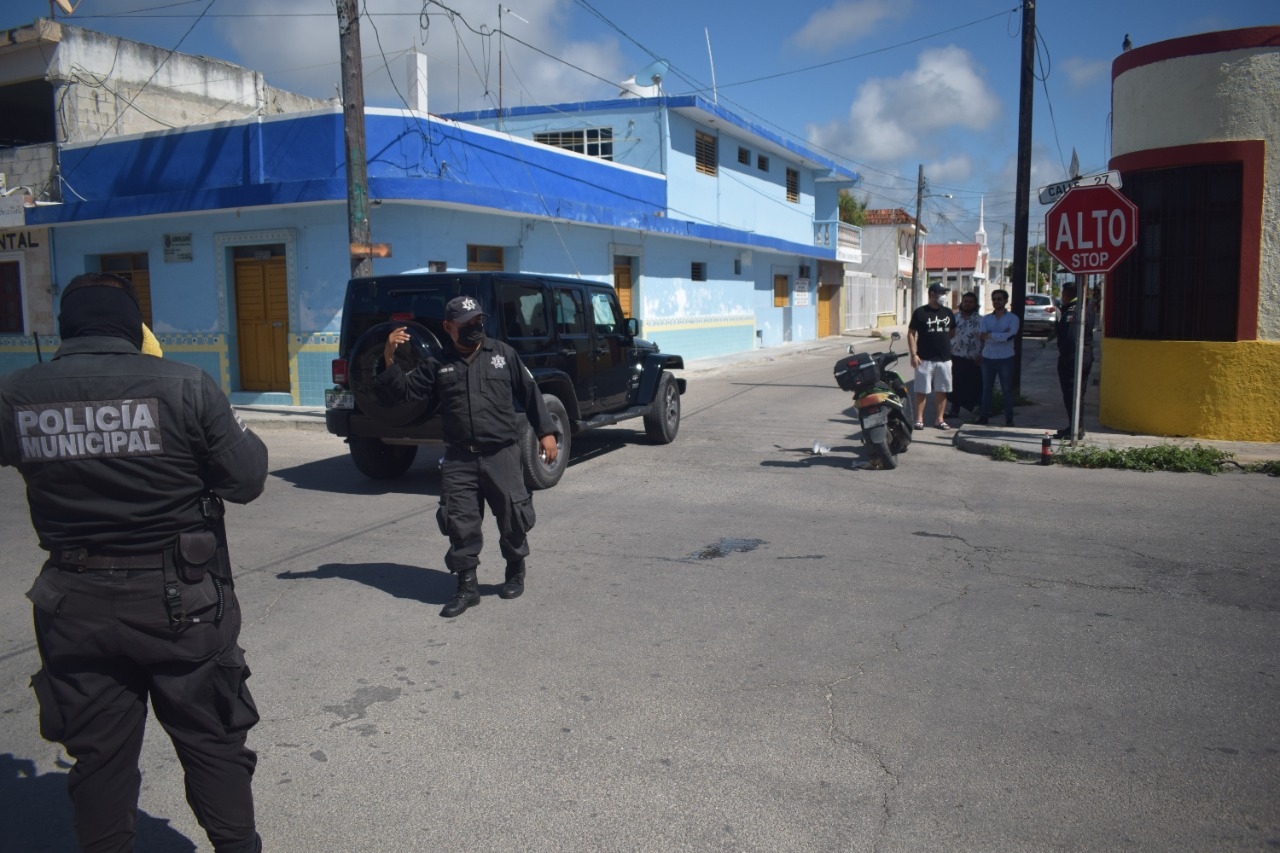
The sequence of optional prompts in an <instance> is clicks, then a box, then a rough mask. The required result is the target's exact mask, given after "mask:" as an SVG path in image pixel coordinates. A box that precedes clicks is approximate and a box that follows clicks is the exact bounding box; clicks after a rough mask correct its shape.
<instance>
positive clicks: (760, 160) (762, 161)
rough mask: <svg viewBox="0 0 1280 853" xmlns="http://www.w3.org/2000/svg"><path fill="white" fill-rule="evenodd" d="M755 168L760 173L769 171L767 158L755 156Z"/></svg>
mask: <svg viewBox="0 0 1280 853" xmlns="http://www.w3.org/2000/svg"><path fill="white" fill-rule="evenodd" d="M756 168H757V169H759V170H760V171H762V172H767V171H769V158H768V157H766V156H764V155H763V154H757V155H756Z"/></svg>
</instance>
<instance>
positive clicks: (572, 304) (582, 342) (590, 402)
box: [551, 287, 597, 416]
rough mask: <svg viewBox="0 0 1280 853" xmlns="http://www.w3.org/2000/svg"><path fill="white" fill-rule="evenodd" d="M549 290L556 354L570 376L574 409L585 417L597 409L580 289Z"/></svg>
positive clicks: (588, 340) (587, 333) (561, 288)
mask: <svg viewBox="0 0 1280 853" xmlns="http://www.w3.org/2000/svg"><path fill="white" fill-rule="evenodd" d="M551 292H552V297H551V302H552V305H553V306H554V308H555V321H556V335H557V336H558V337H559V339H560V354H561V355H563V356H564V358H565V364H564V370H565V373H568V374H569V375H570V376H572V377H573V392H574V393H575V394H576V395H577V397H578V408H579V410H580V411H581V413H582V414H583V416H587V415H590V414H591V413H593V412H594V411H595V410H596V408H597V407H596V405H595V400H594V396H595V384H596V383H595V373H596V371H595V357H594V356H593V355H592V353H591V333H590V330H589V329H588V328H587V312H586V306H585V305H584V304H583V301H582V290H581V289H580V288H577V287H555V288H553V289H552V291H551Z"/></svg>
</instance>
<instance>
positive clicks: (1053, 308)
mask: <svg viewBox="0 0 1280 853" xmlns="http://www.w3.org/2000/svg"><path fill="white" fill-rule="evenodd" d="M1025 305H1026V307H1025V308H1024V309H1023V311H1024V313H1023V315H1022V333H1023V334H1024V335H1044V336H1045V337H1050V336H1051V335H1053V330H1054V325H1055V324H1056V323H1057V322H1058V312H1059V310H1060V309H1061V305H1060V303H1059V302H1058V300H1056V299H1054V298H1053V297H1052V296H1048V295H1046V294H1043V293H1028V294H1027V301H1026V303H1025Z"/></svg>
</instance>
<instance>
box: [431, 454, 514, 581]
mask: <svg viewBox="0 0 1280 853" xmlns="http://www.w3.org/2000/svg"><path fill="white" fill-rule="evenodd" d="M486 503H487V504H488V505H489V509H490V510H491V511H492V512H493V518H494V520H495V521H496V522H497V523H498V534H499V540H498V542H499V545H500V547H501V548H502V557H503V559H505V560H506V561H507V563H508V564H511V563H518V562H519V561H521V560H523V559H524V558H525V557H527V556H529V538H528V535H527V534H528V533H529V531H530V530H532V529H533V523H534V512H533V496H532V495H530V494H529V490H528V489H526V488H525V485H524V471H523V470H522V469H521V467H520V445H519V444H510V445H507V446H505V447H501V448H498V449H494V450H481V451H479V452H473V451H471V450H467V449H465V448H462V447H459V446H457V445H454V444H451V445H449V446H448V449H447V450H446V451H445V455H444V464H443V465H442V466H441V468H440V509H439V510H437V511H436V522H437V523H438V524H439V525H440V532H442V533H444V534H445V535H446V536H448V537H449V551H448V553H447V554H445V557H444V563H445V565H446V566H447V567H448V568H449V571H451V572H454V573H457V572H465V571H467V570H468V569H474V568H476V567H477V566H478V565H480V549H481V547H482V546H483V545H484V535H483V533H482V532H481V529H480V526H481V522H483V521H484V506H485V504H486Z"/></svg>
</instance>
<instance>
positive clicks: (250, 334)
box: [236, 257, 290, 391]
mask: <svg viewBox="0 0 1280 853" xmlns="http://www.w3.org/2000/svg"><path fill="white" fill-rule="evenodd" d="M236 333H237V335H238V338H239V347H238V351H239V354H240V388H241V390H243V391H289V390H290V388H289V282H288V275H287V273H286V271H285V259H284V258H280V257H275V258H266V259H262V260H259V259H256V258H238V259H237V260H236Z"/></svg>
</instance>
